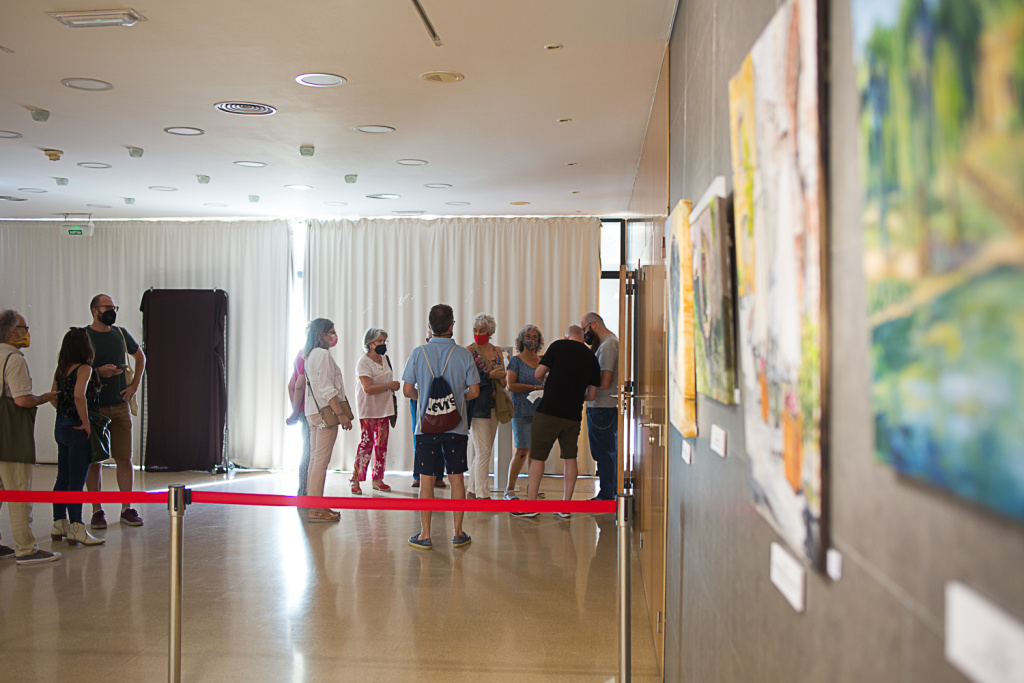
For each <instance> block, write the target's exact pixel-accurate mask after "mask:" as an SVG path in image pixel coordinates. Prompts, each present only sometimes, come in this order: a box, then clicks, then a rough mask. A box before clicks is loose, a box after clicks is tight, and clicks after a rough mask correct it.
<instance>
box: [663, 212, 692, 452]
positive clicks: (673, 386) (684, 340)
mask: <svg viewBox="0 0 1024 683" xmlns="http://www.w3.org/2000/svg"><path fill="white" fill-rule="evenodd" d="M691 206H692V205H691V202H690V201H689V200H688V199H684V200H682V201H680V202H679V203H678V204H676V207H675V208H674V209H672V213H671V214H669V217H668V234H669V240H668V392H669V395H668V405H669V424H670V425H671V427H672V429H673V430H675V431H677V432H679V434H680V435H682V436H683V437H685V438H690V437H694V436H697V386H696V375H695V374H694V355H693V273H692V271H691V264H690V208H691Z"/></svg>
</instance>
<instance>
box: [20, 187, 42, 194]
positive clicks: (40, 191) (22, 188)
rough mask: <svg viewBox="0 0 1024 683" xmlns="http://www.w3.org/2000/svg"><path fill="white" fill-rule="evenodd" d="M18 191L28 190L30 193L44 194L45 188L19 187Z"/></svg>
mask: <svg viewBox="0 0 1024 683" xmlns="http://www.w3.org/2000/svg"><path fill="white" fill-rule="evenodd" d="M18 192H28V193H30V194H46V190H40V189H39V188H38V187H19V188H18Z"/></svg>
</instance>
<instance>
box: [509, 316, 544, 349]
mask: <svg viewBox="0 0 1024 683" xmlns="http://www.w3.org/2000/svg"><path fill="white" fill-rule="evenodd" d="M530 330H536V332H537V348H535V349H534V351H536V352H537V353H540V350H541V349H542V348H544V333H543V332H541V331H540V328H539V327H537V326H536V325H534V324H533V323H526V324H525V325H523V329H521V330H519V334H517V335H516V341H515V349H516V353H519V352H521V351H522V350H523V342H524V341H526V333H527V332H529V331H530Z"/></svg>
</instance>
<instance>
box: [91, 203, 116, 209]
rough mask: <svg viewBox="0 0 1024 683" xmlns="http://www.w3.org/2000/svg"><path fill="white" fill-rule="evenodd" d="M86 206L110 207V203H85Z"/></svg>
mask: <svg viewBox="0 0 1024 683" xmlns="http://www.w3.org/2000/svg"><path fill="white" fill-rule="evenodd" d="M86 206H92V207H95V208H97V209H109V208H110V204H86Z"/></svg>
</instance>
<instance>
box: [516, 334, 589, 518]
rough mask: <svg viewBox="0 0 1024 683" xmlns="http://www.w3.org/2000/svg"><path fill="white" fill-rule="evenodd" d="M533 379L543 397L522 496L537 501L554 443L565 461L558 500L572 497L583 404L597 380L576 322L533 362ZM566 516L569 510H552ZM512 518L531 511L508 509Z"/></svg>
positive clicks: (531, 439)
mask: <svg viewBox="0 0 1024 683" xmlns="http://www.w3.org/2000/svg"><path fill="white" fill-rule="evenodd" d="M535 374H536V376H537V379H539V380H543V381H544V396H543V397H542V398H541V400H540V405H538V406H537V413H536V414H535V415H534V416H533V425H532V427H531V430H530V431H531V434H530V484H529V488H528V490H527V499H529V500H537V493H538V491H540V481H541V479H542V478H543V477H544V462H545V461H546V460H547V459H548V455H549V454H550V453H551V447H552V446H554V445H555V441H558V446H559V448H560V450H561V458H562V460H563V461H564V464H565V477H564V479H563V496H562V500H572V492H573V489H575V488H576V475H577V473H578V471H579V470H578V468H577V466H576V451H577V443H578V442H579V438H580V425H581V423H582V421H583V402H584V401H588V400H593V398H594V395H595V394H596V392H597V387H598V385H600V384H601V366H600V365H599V364H598V362H597V358H595V357H594V354H593V353H591V351H590V349H588V348H587V345H586V344H584V343H583V329H582V328H581V327H578V326H576V325H573V326H571V327H570V328H569V329H568V330H566V332H565V339H561V340H559V341H556V342H555V343H554V344H552V345H551V346H549V347H548V350H547V351H546V352H545V353H544V355H543V356H542V357H541V359H540V364H539V365H537V371H536V373H535ZM555 514H556V515H557V516H558V517H560V518H562V519H568V518H569V513H568V512H556V513H555ZM512 516H513V517H536V516H537V513H536V512H513V513H512Z"/></svg>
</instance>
